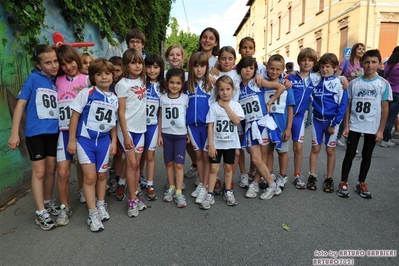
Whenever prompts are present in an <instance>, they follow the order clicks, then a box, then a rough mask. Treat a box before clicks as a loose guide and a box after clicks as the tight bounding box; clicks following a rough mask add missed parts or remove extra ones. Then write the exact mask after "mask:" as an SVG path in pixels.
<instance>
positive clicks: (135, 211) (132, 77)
mask: <svg viewBox="0 0 399 266" xmlns="http://www.w3.org/2000/svg"><path fill="white" fill-rule="evenodd" d="M122 67H123V76H124V77H123V78H122V79H121V80H120V81H119V82H118V83H117V84H116V86H115V93H116V94H117V95H118V99H119V123H118V139H119V143H120V145H121V146H122V150H123V152H124V153H125V161H124V167H122V169H123V170H122V175H124V176H121V177H120V179H119V181H118V188H117V193H116V198H117V200H124V199H125V197H126V195H125V193H124V189H125V185H126V182H127V186H128V190H129V198H128V211H127V215H128V216H129V217H136V216H137V215H139V210H143V209H145V208H147V207H146V206H145V204H144V203H143V202H142V201H140V199H139V198H138V197H137V195H136V191H137V186H138V182H139V176H140V159H141V155H142V153H143V150H144V133H145V132H146V130H147V125H146V119H147V116H146V105H147V102H146V95H147V89H146V86H145V70H144V59H143V56H142V55H141V53H140V52H139V51H137V50H135V49H129V50H126V51H125V52H124V53H123V57H122ZM124 169H125V170H124Z"/></svg>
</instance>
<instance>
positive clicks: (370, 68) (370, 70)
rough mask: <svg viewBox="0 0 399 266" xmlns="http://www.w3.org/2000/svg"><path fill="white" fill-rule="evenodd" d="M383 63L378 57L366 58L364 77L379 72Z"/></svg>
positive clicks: (364, 60) (363, 65) (363, 63)
mask: <svg viewBox="0 0 399 266" xmlns="http://www.w3.org/2000/svg"><path fill="white" fill-rule="evenodd" d="M380 65H381V62H380V60H379V59H378V57H376V56H366V57H365V58H363V61H362V68H363V74H364V76H370V75H373V74H374V73H376V72H377V70H378V68H379V67H380Z"/></svg>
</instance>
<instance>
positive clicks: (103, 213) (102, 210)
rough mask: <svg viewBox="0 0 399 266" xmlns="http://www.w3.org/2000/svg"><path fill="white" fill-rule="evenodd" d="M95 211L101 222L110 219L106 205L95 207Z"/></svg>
mask: <svg viewBox="0 0 399 266" xmlns="http://www.w3.org/2000/svg"><path fill="white" fill-rule="evenodd" d="M97 211H98V215H99V216H100V220H101V221H102V222H105V221H108V220H109V218H111V217H110V216H109V213H108V209H107V203H104V205H101V206H97Z"/></svg>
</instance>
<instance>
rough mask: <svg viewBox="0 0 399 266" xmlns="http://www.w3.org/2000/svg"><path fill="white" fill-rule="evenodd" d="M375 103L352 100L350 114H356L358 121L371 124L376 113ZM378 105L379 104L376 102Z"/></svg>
mask: <svg viewBox="0 0 399 266" xmlns="http://www.w3.org/2000/svg"><path fill="white" fill-rule="evenodd" d="M376 104H377V101H372V100H371V101H365V100H364V99H353V100H352V112H353V111H354V113H355V114H356V117H357V119H358V120H359V121H362V122H368V123H373V122H374V121H376V120H375V116H376V113H377V109H378V108H377V106H376ZM378 104H380V103H379V102H378Z"/></svg>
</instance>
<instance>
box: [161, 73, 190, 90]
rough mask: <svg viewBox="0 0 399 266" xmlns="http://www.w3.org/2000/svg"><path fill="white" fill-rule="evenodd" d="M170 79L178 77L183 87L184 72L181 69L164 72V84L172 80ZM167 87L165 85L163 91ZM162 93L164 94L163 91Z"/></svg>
mask: <svg viewBox="0 0 399 266" xmlns="http://www.w3.org/2000/svg"><path fill="white" fill-rule="evenodd" d="M172 77H179V78H180V79H181V81H182V85H184V81H185V79H184V70H183V69H181V68H171V69H169V70H168V72H166V77H165V84H166V83H167V82H168V81H169V80H170V79H171V78H172ZM167 87H168V86H167V85H165V89H167ZM161 92H162V93H165V92H166V90H165V91H162V90H161Z"/></svg>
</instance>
